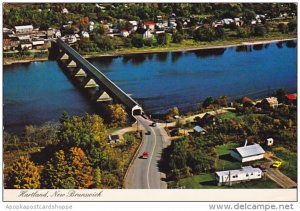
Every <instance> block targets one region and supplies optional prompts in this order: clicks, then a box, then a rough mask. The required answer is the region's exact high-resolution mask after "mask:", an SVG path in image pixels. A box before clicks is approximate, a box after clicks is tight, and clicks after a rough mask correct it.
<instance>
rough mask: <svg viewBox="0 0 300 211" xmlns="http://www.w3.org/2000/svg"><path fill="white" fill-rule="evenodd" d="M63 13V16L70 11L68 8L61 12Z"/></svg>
mask: <svg viewBox="0 0 300 211" xmlns="http://www.w3.org/2000/svg"><path fill="white" fill-rule="evenodd" d="M61 13H63V14H68V13H69V10H68V9H67V8H63V9H62V10H61Z"/></svg>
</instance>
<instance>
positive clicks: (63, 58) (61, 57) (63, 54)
mask: <svg viewBox="0 0 300 211" xmlns="http://www.w3.org/2000/svg"><path fill="white" fill-rule="evenodd" d="M59 59H60V60H68V59H70V57H69V55H68V54H66V53H64V52H63V53H62V55H61V56H60V57H59Z"/></svg>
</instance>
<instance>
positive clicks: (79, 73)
mask: <svg viewBox="0 0 300 211" xmlns="http://www.w3.org/2000/svg"><path fill="white" fill-rule="evenodd" d="M72 75H73V76H74V77H87V74H86V72H85V71H84V70H83V69H82V68H80V67H79V68H75V70H74V71H72Z"/></svg>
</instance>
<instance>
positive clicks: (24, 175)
mask: <svg viewBox="0 0 300 211" xmlns="http://www.w3.org/2000/svg"><path fill="white" fill-rule="evenodd" d="M7 188H13V189H36V188H40V173H39V170H38V168H37V167H36V166H35V164H34V163H33V162H32V161H30V160H29V158H28V157H24V156H21V157H20V158H19V160H18V161H16V162H15V163H14V164H13V166H12V169H11V171H10V172H9V173H8V180H7Z"/></svg>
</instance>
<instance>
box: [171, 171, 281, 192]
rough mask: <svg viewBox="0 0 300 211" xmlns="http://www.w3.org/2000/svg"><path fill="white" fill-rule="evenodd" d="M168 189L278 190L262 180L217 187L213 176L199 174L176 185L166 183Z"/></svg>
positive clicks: (267, 181)
mask: <svg viewBox="0 0 300 211" xmlns="http://www.w3.org/2000/svg"><path fill="white" fill-rule="evenodd" d="M168 187H169V188H184V189H223V188H232V189H249V188H250V189H272V188H280V187H279V186H278V185H277V184H276V183H275V182H273V181H271V180H269V179H267V178H263V179H260V180H254V181H250V182H248V181H247V182H242V183H236V184H233V185H232V186H218V185H217V183H216V180H215V176H214V174H201V175H195V176H192V177H187V178H184V179H181V180H179V181H178V182H177V183H176V182H174V181H172V182H169V183H168Z"/></svg>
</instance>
